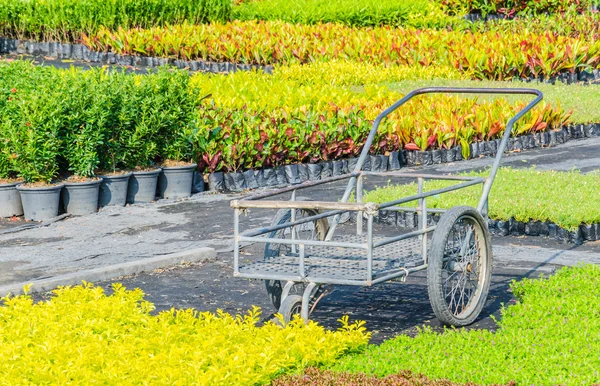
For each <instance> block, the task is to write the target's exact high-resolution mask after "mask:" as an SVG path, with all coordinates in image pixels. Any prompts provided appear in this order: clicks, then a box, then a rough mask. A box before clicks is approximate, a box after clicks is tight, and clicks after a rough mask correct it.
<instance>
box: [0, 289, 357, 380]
mask: <svg viewBox="0 0 600 386" xmlns="http://www.w3.org/2000/svg"><path fill="white" fill-rule="evenodd" d="M143 298H144V294H143V292H142V291H141V290H139V289H136V290H132V291H129V290H126V289H125V288H124V287H123V286H121V285H119V284H115V285H113V287H112V294H111V295H110V296H107V295H106V294H105V293H104V291H103V289H102V288H101V287H94V286H92V285H91V284H89V283H84V284H83V285H80V286H76V287H65V288H59V289H58V290H55V291H54V296H53V297H52V298H51V299H50V300H47V301H40V302H37V303H36V302H34V301H33V300H32V299H31V298H30V297H29V296H17V297H5V298H3V299H2V301H3V303H4V304H3V305H2V306H0V357H1V358H2V361H0V374H2V383H5V384H9V385H18V384H67V383H68V384H78V385H89V384H111V385H116V384H118V385H139V384H171V385H173V384H182V385H184V384H185V385H188V384H196V385H224V384H231V385H257V384H267V383H269V382H270V381H271V379H273V378H274V377H275V376H276V375H278V374H283V373H289V372H293V371H296V370H298V369H302V368H304V367H306V366H322V365H330V364H332V362H333V361H334V360H335V359H336V358H338V357H339V356H340V355H342V354H345V353H349V352H355V351H357V350H360V349H362V348H363V347H365V346H366V343H367V341H368V339H369V333H367V332H366V331H365V327H364V325H363V323H361V322H357V323H349V322H348V318H347V317H343V318H342V319H340V322H341V327H340V329H339V330H338V331H327V330H325V329H324V328H323V327H321V326H319V325H318V324H316V323H314V322H310V323H308V324H306V325H305V324H304V322H303V321H302V320H300V319H296V320H294V321H292V322H291V323H290V324H289V325H287V326H286V327H280V326H279V325H277V324H274V323H271V322H267V323H266V324H264V325H263V326H258V321H259V319H260V310H259V309H258V308H256V307H254V308H253V309H252V310H250V311H248V312H247V313H246V314H243V315H235V316H233V315H229V314H227V313H224V312H221V311H217V312H216V313H210V312H198V311H194V310H191V309H186V310H175V309H171V310H169V311H163V312H160V313H158V314H156V315H154V314H152V313H151V311H152V310H153V309H154V306H153V305H152V304H151V303H150V302H148V301H145V300H144V299H143Z"/></svg>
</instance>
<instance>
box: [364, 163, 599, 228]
mask: <svg viewBox="0 0 600 386" xmlns="http://www.w3.org/2000/svg"><path fill="white" fill-rule="evenodd" d="M488 173H489V172H488V171H484V172H481V173H470V174H469V175H481V176H487V175H488ZM451 184H452V182H447V181H430V182H426V183H425V191H428V190H434V189H439V188H441V187H445V186H448V185H451ZM598 192H600V174H598V173H591V174H581V173H579V172H577V171H572V172H556V171H539V170H536V169H533V168H532V169H512V168H501V169H500V170H499V171H498V174H497V176H496V179H495V180H494V185H493V186H492V191H491V193H490V197H489V215H490V218H492V219H495V220H508V219H510V218H511V217H514V218H515V219H516V220H518V221H523V222H527V221H529V220H538V221H551V222H553V223H555V224H557V225H559V226H561V227H563V228H567V229H569V230H576V229H577V227H578V226H579V225H580V224H582V223H585V224H596V223H600V195H599V194H598ZM416 193H417V185H416V184H415V183H412V184H406V185H389V186H384V187H379V188H376V189H375V190H372V191H370V192H368V193H367V194H366V195H365V196H364V198H363V201H364V202H369V201H370V202H377V203H382V202H386V201H391V200H393V199H397V198H399V197H407V196H410V195H413V194H416ZM480 197H481V186H480V185H479V186H474V187H469V188H465V189H460V190H458V191H455V192H450V193H445V194H442V195H439V196H434V197H432V198H430V199H428V200H427V207H429V208H451V207H453V206H456V205H469V206H472V207H476V206H477V204H478V202H479V199H480ZM416 204H417V203H416V201H413V202H411V203H408V204H403V206H408V205H412V206H416Z"/></svg>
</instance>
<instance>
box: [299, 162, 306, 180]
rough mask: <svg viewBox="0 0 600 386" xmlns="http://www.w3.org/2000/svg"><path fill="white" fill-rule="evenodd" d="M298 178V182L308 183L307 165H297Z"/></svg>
mask: <svg viewBox="0 0 600 386" xmlns="http://www.w3.org/2000/svg"><path fill="white" fill-rule="evenodd" d="M298 178H299V179H300V182H304V181H308V165H305V164H298Z"/></svg>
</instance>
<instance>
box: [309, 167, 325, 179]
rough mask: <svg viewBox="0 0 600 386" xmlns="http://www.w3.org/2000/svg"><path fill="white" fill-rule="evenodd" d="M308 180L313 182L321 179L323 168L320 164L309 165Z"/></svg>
mask: <svg viewBox="0 0 600 386" xmlns="http://www.w3.org/2000/svg"><path fill="white" fill-rule="evenodd" d="M307 166H308V179H309V180H311V181H318V180H320V179H321V169H322V168H323V167H322V166H321V165H320V164H308V165H307Z"/></svg>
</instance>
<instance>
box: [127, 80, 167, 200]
mask: <svg viewBox="0 0 600 386" xmlns="http://www.w3.org/2000/svg"><path fill="white" fill-rule="evenodd" d="M134 79H135V80H136V82H129V83H128V84H127V85H126V86H125V94H124V96H123V101H122V106H121V113H120V114H121V117H122V118H121V120H120V122H119V125H120V128H119V131H120V132H119V138H120V141H121V146H122V150H123V152H122V154H121V156H122V159H121V162H122V164H123V166H124V167H125V169H126V170H131V171H132V172H133V173H132V175H131V177H130V179H129V185H128V189H127V203H129V204H134V203H141V202H151V201H154V200H155V199H156V186H157V182H158V175H159V174H160V171H161V169H160V168H159V167H157V166H155V163H154V160H155V158H157V156H158V146H157V140H158V138H157V137H158V134H159V131H160V127H159V126H158V125H157V119H158V117H160V116H161V114H163V111H162V109H163V108H165V109H166V108H167V106H161V104H160V100H159V97H158V94H159V93H160V86H159V85H158V84H157V83H156V76H155V75H148V76H144V77H137V78H134Z"/></svg>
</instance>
